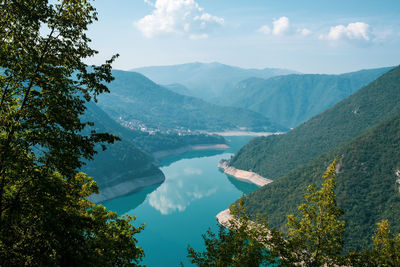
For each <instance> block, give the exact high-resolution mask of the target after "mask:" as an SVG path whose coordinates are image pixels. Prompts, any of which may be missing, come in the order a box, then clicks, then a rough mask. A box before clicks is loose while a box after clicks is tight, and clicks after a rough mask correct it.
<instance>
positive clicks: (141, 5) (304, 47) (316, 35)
mask: <svg viewBox="0 0 400 267" xmlns="http://www.w3.org/2000/svg"><path fill="white" fill-rule="evenodd" d="M94 6H95V7H96V8H97V11H98V13H99V21H98V22H95V24H93V25H92V26H91V27H90V29H89V36H90V37H91V38H92V40H93V46H94V47H95V48H96V49H98V50H99V51H100V54H99V55H98V56H97V57H96V58H94V59H91V60H90V61H89V63H94V64H100V63H102V62H103V61H104V60H105V59H106V58H109V57H110V56H111V55H112V54H115V53H119V54H120V58H119V59H118V60H117V61H116V62H115V64H114V68H117V69H125V70H127V69H130V68H135V67H141V66H154V65H172V64H181V63H187V62H194V61H197V62H213V61H218V62H221V63H224V64H228V65H234V66H240V67H245V68H266V67H278V68H287V69H293V70H297V71H300V72H304V73H343V72H349V71H354V70H359V69H365V68H375V67H383V66H393V65H399V64H400V49H399V48H400V1H399V0H374V1H372V0H363V1H359V0H347V1H342V0H320V1H311V0H302V1H299V0H279V1H277V0H247V1H246V0H113V1H110V0H97V1H95V2H94Z"/></svg>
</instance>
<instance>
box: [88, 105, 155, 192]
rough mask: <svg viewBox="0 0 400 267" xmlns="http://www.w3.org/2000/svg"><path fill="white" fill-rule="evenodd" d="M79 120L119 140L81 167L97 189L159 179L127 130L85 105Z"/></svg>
mask: <svg viewBox="0 0 400 267" xmlns="http://www.w3.org/2000/svg"><path fill="white" fill-rule="evenodd" d="M83 120H84V121H92V122H94V126H93V128H94V129H96V130H97V131H98V132H109V133H112V134H115V135H117V136H119V137H120V138H121V139H122V140H121V141H119V142H115V143H114V144H110V145H107V150H105V151H100V152H99V153H98V154H96V155H95V157H94V159H93V160H92V161H89V162H87V164H86V165H85V166H84V167H83V171H84V172H86V173H88V174H89V175H90V176H93V177H94V178H95V180H96V181H97V182H98V184H99V187H100V189H101V188H102V187H105V186H109V185H110V184H112V183H115V182H122V181H124V180H129V179H135V178H138V177H144V176H151V175H162V173H161V171H160V169H158V167H157V166H156V165H155V164H154V163H153V161H154V159H153V158H152V157H151V156H150V155H148V154H147V153H145V152H143V151H142V150H140V149H138V148H137V147H136V146H135V145H134V144H133V143H132V141H131V139H130V137H131V133H130V130H129V129H125V128H124V127H122V126H120V125H118V124H117V123H116V122H115V121H114V120H112V119H111V118H110V117H108V116H107V115H106V114H105V113H104V112H103V111H102V110H101V109H99V108H98V107H97V106H96V105H95V104H93V103H88V109H87V110H86V113H85V116H84V118H83ZM98 150H101V149H100V148H99V149H98Z"/></svg>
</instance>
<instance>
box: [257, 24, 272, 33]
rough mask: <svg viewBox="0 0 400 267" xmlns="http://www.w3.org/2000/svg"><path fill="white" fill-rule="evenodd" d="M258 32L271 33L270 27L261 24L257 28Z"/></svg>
mask: <svg viewBox="0 0 400 267" xmlns="http://www.w3.org/2000/svg"><path fill="white" fill-rule="evenodd" d="M258 32H261V33H263V34H270V33H271V28H270V27H268V26H267V25H263V26H261V27H260V28H259V29H258Z"/></svg>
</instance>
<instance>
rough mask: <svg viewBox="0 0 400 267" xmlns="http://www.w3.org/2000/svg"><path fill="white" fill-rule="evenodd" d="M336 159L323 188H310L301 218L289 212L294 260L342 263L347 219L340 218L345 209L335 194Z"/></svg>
mask: <svg viewBox="0 0 400 267" xmlns="http://www.w3.org/2000/svg"><path fill="white" fill-rule="evenodd" d="M336 164H337V158H335V159H334V161H333V162H332V163H331V164H330V165H329V167H328V169H327V170H326V172H325V174H324V175H323V178H324V179H325V180H324V182H323V184H322V187H321V189H320V190H317V189H316V188H315V186H313V185H311V186H309V187H308V189H307V191H308V193H306V194H305V200H306V202H305V203H303V204H302V205H300V206H299V207H298V209H299V210H300V211H301V214H302V217H301V218H297V217H296V216H294V215H293V214H292V215H288V216H287V220H288V223H287V225H288V230H287V237H288V241H289V243H290V246H291V249H292V251H291V252H292V254H293V259H291V261H294V262H303V263H305V264H306V265H307V266H321V265H323V264H329V265H333V264H336V263H338V262H339V260H338V259H339V258H340V255H341V253H342V250H343V234H344V230H345V222H344V221H341V220H339V217H340V216H341V215H343V211H342V210H341V209H340V208H338V207H337V204H336V197H335V192H334V189H335V186H336Z"/></svg>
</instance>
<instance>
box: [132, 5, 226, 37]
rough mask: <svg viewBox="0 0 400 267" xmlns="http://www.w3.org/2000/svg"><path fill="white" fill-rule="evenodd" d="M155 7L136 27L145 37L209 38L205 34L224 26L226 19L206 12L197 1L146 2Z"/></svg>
mask: <svg viewBox="0 0 400 267" xmlns="http://www.w3.org/2000/svg"><path fill="white" fill-rule="evenodd" d="M144 1H145V2H146V3H149V4H150V5H151V6H153V7H154V10H153V12H152V13H151V14H150V15H147V16H145V17H143V18H142V19H140V20H139V21H137V22H135V23H134V25H135V26H136V27H137V28H138V29H139V30H140V31H141V32H142V34H143V35H144V36H145V37H148V38H151V37H153V36H156V35H159V34H184V35H187V36H189V37H190V38H191V39H202V38H207V37H208V35H207V34H206V33H205V32H206V31H208V30H210V29H211V28H213V27H215V26H220V25H222V24H224V19H223V18H220V17H217V16H213V15H211V14H209V13H207V12H205V11H204V9H203V8H201V7H200V6H199V4H198V3H197V2H196V1H195V0H156V2H155V3H152V2H150V1H149V0H144Z"/></svg>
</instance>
